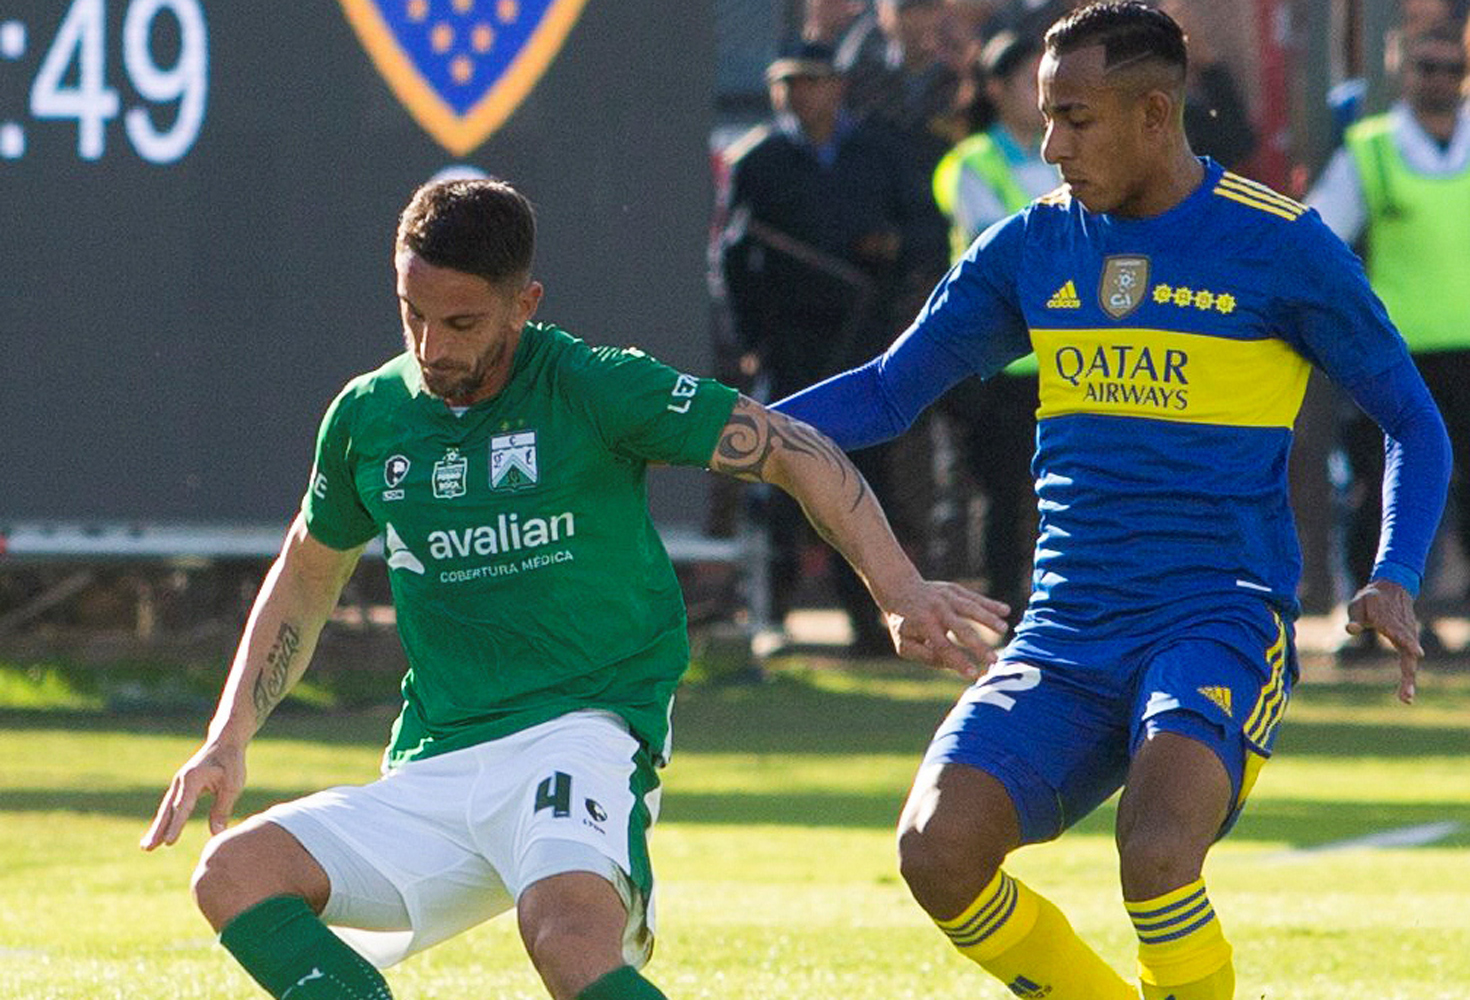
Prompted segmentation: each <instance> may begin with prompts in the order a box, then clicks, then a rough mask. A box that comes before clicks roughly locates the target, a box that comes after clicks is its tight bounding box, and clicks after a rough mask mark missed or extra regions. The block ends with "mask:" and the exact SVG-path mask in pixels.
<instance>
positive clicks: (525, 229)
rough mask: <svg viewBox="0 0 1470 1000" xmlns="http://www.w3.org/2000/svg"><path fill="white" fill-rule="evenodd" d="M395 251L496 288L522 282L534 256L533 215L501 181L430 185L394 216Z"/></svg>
mask: <svg viewBox="0 0 1470 1000" xmlns="http://www.w3.org/2000/svg"><path fill="white" fill-rule="evenodd" d="M394 247H395V249H396V250H397V251H399V252H401V251H403V250H411V251H413V253H415V254H417V255H418V256H419V257H421V258H423V259H424V260H425V261H427V262H428V263H430V264H433V265H434V266H435V267H447V268H451V269H453V270H455V271H463V272H464V273H465V274H474V275H478V276H479V277H481V278H484V279H485V280H486V281H489V282H492V283H494V284H502V283H507V282H512V281H524V280H525V279H526V278H527V277H528V276H529V275H530V273H531V260H532V258H533V257H534V256H535V252H536V213H535V210H534V209H532V208H531V203H530V201H528V200H527V199H526V196H525V195H523V194H521V193H520V192H519V191H517V190H516V189H515V188H513V187H511V186H510V185H509V184H507V183H506V182H505V181H502V180H497V179H494V178H486V179H474V180H449V181H430V182H429V183H427V184H425V185H423V186H422V187H420V188H419V189H418V190H417V191H415V192H414V193H413V197H412V198H411V199H409V202H408V205H407V206H406V207H405V208H404V209H403V214H402V215H400V216H399V217H398V235H397V238H396V240H395V242H394Z"/></svg>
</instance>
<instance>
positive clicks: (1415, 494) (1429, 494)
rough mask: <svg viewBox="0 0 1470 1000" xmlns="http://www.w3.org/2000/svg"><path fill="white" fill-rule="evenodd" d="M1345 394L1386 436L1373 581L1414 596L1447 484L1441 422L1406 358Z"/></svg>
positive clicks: (1447, 450) (1447, 443)
mask: <svg viewBox="0 0 1470 1000" xmlns="http://www.w3.org/2000/svg"><path fill="white" fill-rule="evenodd" d="M1349 391H1350V392H1351V394H1352V397H1353V400H1354V402H1356V403H1357V404H1358V405H1359V406H1360V407H1362V409H1363V412H1364V413H1366V414H1368V416H1370V417H1372V418H1373V420H1374V421H1375V422H1376V423H1377V424H1378V426H1379V427H1381V428H1382V429H1383V433H1384V436H1385V454H1384V465H1383V526H1382V529H1381V534H1380V536H1379V540H1378V556H1377V559H1376V560H1375V561H1374V564H1373V573H1372V578H1373V579H1375V580H1392V581H1393V582H1394V583H1397V584H1399V585H1401V586H1402V587H1403V588H1404V589H1405V590H1407V591H1408V592H1409V593H1411V594H1414V595H1417V594H1418V593H1419V586H1420V584H1421V582H1422V580H1423V576H1424V562H1425V560H1426V559H1427V558H1428V556H1429V547H1430V545H1431V544H1432V543H1433V542H1434V532H1435V529H1436V527H1438V525H1439V517H1440V514H1441V513H1442V512H1443V509H1444V498H1445V490H1446V488H1447V487H1448V484H1449V480H1450V465H1451V458H1450V440H1449V436H1448V434H1446V433H1445V426H1444V420H1443V418H1441V417H1440V413H1439V408H1438V407H1436V406H1435V405H1434V399H1433V398H1432V397H1431V396H1430V395H1429V390H1428V389H1427V388H1426V387H1425V385H1424V379H1423V378H1421V377H1420V375H1419V371H1418V369H1416V368H1415V367H1414V364H1413V362H1412V361H1411V360H1409V359H1408V358H1405V359H1404V360H1402V361H1401V362H1399V364H1397V365H1395V366H1394V367H1392V368H1390V369H1388V370H1387V371H1385V372H1383V373H1381V374H1379V375H1375V376H1373V377H1371V378H1368V379H1365V380H1364V381H1363V382H1360V383H1358V384H1356V385H1353V386H1351V387H1349Z"/></svg>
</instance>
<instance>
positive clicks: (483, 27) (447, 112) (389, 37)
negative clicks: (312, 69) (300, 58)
mask: <svg viewBox="0 0 1470 1000" xmlns="http://www.w3.org/2000/svg"><path fill="white" fill-rule="evenodd" d="M340 2H341V4H342V9H343V11H344V12H346V14H347V20H348V21H349V22H350V23H351V24H352V27H353V30H354V31H356V32H357V37H358V39H359V40H361V42H362V44H363V47H364V48H365V49H367V52H368V55H369V56H371V57H372V60H373V65H374V66H376V67H377V69H378V72H379V73H381V74H382V75H383V78H384V79H385V80H387V81H388V85H389V86H390V87H392V88H393V93H394V94H396V95H397V97H398V99H399V101H401V102H402V103H403V106H404V107H405V108H407V109H408V111H409V113H410V114H411V115H413V117H414V119H415V120H416V121H417V122H418V123H419V125H421V126H422V127H423V129H424V131H426V132H428V133H429V134H430V135H431V136H433V137H434V139H435V140H436V141H437V142H438V143H439V144H440V145H441V146H443V147H444V148H445V149H447V150H449V152H450V153H452V154H453V155H455V156H463V155H464V154H465V153H468V152H469V151H470V150H472V149H474V148H475V147H476V146H478V145H480V144H481V143H483V142H484V141H485V140H486V139H488V138H490V135H491V134H492V133H493V132H494V131H495V130H496V129H498V128H499V127H500V126H501V124H503V123H504V122H505V120H506V119H507V118H509V117H510V115H511V113H512V112H513V111H515V109H516V108H517V107H519V106H520V104H521V102H522V101H523V100H525V99H526V95H528V94H529V93H530V92H531V90H532V88H534V87H535V86H536V83H537V82H538V81H539V80H540V79H541V75H542V74H543V73H545V72H546V68H547V67H548V66H550V65H551V63H552V61H553V60H554V59H555V58H556V56H557V53H558V52H560V51H561V47H562V43H563V42H565V41H566V38H567V34H568V33H569V32H570V31H571V30H572V26H573V25H574V24H576V23H577V19H578V18H579V17H580V16H581V14H582V8H583V7H584V6H585V5H586V3H587V0H340Z"/></svg>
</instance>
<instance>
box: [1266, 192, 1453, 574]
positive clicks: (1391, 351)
mask: <svg viewBox="0 0 1470 1000" xmlns="http://www.w3.org/2000/svg"><path fill="white" fill-rule="evenodd" d="M1288 232H1289V233H1290V234H1291V236H1292V237H1293V240H1292V242H1291V243H1289V244H1288V248H1287V251H1286V255H1285V261H1286V263H1287V264H1288V266H1287V267H1285V268H1283V269H1282V271H1281V272H1280V277H1279V278H1278V280H1279V281H1281V282H1282V283H1283V286H1284V287H1282V289H1281V290H1280V291H1279V292H1278V294H1279V295H1280V296H1281V298H1282V301H1283V302H1284V303H1285V308H1286V323H1285V326H1286V331H1287V336H1288V337H1289V338H1294V341H1293V342H1294V343H1295V346H1296V347H1297V349H1298V350H1299V351H1301V352H1302V353H1303V354H1305V355H1306V356H1307V357H1308V358H1309V359H1310V360H1311V361H1312V362H1313V363H1315V364H1316V365H1317V366H1318V367H1320V368H1321V369H1322V370H1323V371H1325V372H1326V373H1327V375H1328V376H1329V377H1331V378H1332V380H1333V381H1335V382H1337V383H1338V384H1339V385H1341V386H1343V387H1344V388H1345V389H1346V390H1347V391H1348V394H1349V395H1351V396H1352V398H1353V401H1354V402H1355V403H1357V404H1358V406H1359V407H1360V408H1362V410H1363V411H1364V412H1365V413H1367V414H1368V415H1369V416H1370V417H1372V418H1373V420H1374V421H1375V422H1376V423H1377V424H1378V426H1379V427H1380V428H1382V429H1383V431H1384V435H1385V444H1386V454H1385V459H1386V468H1385V472H1384V485H1383V527H1382V534H1381V537H1380V538H1379V546H1378V557H1377V559H1376V560H1375V562H1374V567H1373V573H1372V578H1373V579H1389V580H1393V581H1394V582H1396V583H1398V584H1400V585H1401V586H1403V587H1404V588H1405V589H1406V590H1408V591H1409V592H1410V593H1411V594H1414V593H1417V592H1418V589H1419V583H1420V580H1421V579H1422V576H1423V572H1424V564H1425V560H1426V559H1427V558H1428V555H1429V547H1430V545H1431V544H1432V543H1433V541H1434V531H1435V527H1436V526H1437V525H1438V523H1439V517H1440V512H1441V511H1442V509H1443V507H1444V498H1445V490H1446V487H1447V485H1448V482H1449V474H1450V457H1449V441H1448V438H1447V437H1446V436H1445V430H1444V423H1443V421H1442V420H1441V419H1440V415H1439V411H1438V409H1437V408H1436V407H1435V405H1434V401H1433V399H1431V398H1430V396H1429V391H1428V390H1427V389H1426V388H1425V387H1424V380H1423V379H1422V378H1420V376H1419V372H1418V370H1417V369H1416V368H1415V366H1414V361H1413V358H1411V357H1410V356H1409V349H1408V347H1407V345H1405V343H1404V339H1403V338H1402V337H1401V336H1399V333H1398V330H1396V329H1395V328H1394V325H1393V323H1392V322H1391V321H1390V320H1389V318H1388V313H1387V311H1386V310H1385V309H1384V307H1383V303H1382V302H1380V301H1379V299H1378V296H1377V295H1375V294H1374V293H1373V290H1372V288H1371V287H1369V284H1368V278H1367V276H1366V275H1365V274H1364V273H1363V267H1362V263H1361V262H1360V261H1359V260H1358V258H1357V256H1356V255H1354V254H1353V252H1352V251H1351V250H1349V249H1348V248H1347V246H1346V245H1345V244H1343V242H1342V241H1341V240H1340V239H1338V238H1337V237H1336V236H1334V235H1333V234H1332V233H1331V231H1330V230H1328V228H1327V226H1326V225H1325V224H1324V223H1323V222H1322V221H1321V219H1320V217H1319V216H1318V215H1317V213H1316V212H1308V213H1307V214H1306V215H1304V216H1302V217H1301V218H1300V219H1298V220H1297V221H1296V222H1295V223H1293V224H1292V225H1291V226H1290V227H1288Z"/></svg>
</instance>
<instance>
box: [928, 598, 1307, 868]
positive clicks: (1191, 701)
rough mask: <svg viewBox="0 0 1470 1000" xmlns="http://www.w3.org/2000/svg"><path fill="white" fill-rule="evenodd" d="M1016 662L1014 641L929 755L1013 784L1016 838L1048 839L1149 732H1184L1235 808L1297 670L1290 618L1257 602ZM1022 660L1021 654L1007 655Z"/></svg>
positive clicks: (1119, 771) (1113, 777)
mask: <svg viewBox="0 0 1470 1000" xmlns="http://www.w3.org/2000/svg"><path fill="white" fill-rule="evenodd" d="M1230 611H1231V613H1230V614H1229V615H1228V616H1222V617H1220V618H1210V619H1197V620H1194V621H1191V622H1187V623H1184V624H1182V625H1180V624H1177V623H1176V624H1174V626H1173V627H1172V628H1171V629H1170V630H1169V633H1168V634H1167V635H1160V636H1155V637H1152V638H1151V639H1121V640H1118V639H1115V640H1102V641H1094V642H1091V643H1087V644H1083V645H1082V646H1081V650H1085V652H1082V653H1079V649H1078V648H1077V647H1075V646H1074V647H1073V648H1071V649H1068V650H1066V651H1065V652H1063V651H1061V650H1060V649H1058V655H1057V656H1055V657H1054V658H1051V657H1048V658H1043V657H1039V656H1037V655H1035V649H1036V646H1037V644H1036V643H1035V642H1031V643H1029V649H1030V651H1028V652H1027V653H1026V654H1025V655H1026V658H1025V659H1024V660H1022V659H1020V658H1018V657H1019V654H1017V653H1015V652H1014V650H1013V649H1008V650H1007V651H1006V653H1004V654H1003V655H1002V658H1001V660H1000V661H999V662H998V663H996V665H995V666H993V667H992V668H991V669H990V670H989V671H988V672H987V673H986V674H985V676H984V677H982V678H980V679H979V680H978V681H976V682H975V684H974V685H972V686H971V687H970V688H969V689H968V690H966V692H965V694H964V695H963V696H962V697H961V698H960V700H959V702H958V703H957V704H956V705H955V707H954V708H953V709H952V710H951V711H950V713H949V716H948V717H947V718H946V719H945V720H944V722H943V724H942V725H941V726H940V727H939V730H938V732H936V733H935V735H934V739H933V741H932V742H931V743H930V744H929V750H928V752H927V753H926V754H925V757H924V763H925V764H926V765H928V764H935V763H958V764H966V765H969V766H971V767H975V768H978V769H980V770H982V771H985V772H986V773H988V774H990V775H992V776H993V777H995V778H996V779H997V780H998V781H1000V782H1001V784H1002V785H1004V786H1005V788H1006V790H1007V791H1008V792H1009V793H1010V797H1011V801H1012V802H1013V803H1014V804H1015V806H1016V811H1017V814H1018V816H1019V819H1020V825H1021V838H1022V843H1027V844H1032V843H1038V842H1040V841H1044V840H1050V839H1052V838H1054V837H1056V836H1058V835H1059V834H1061V832H1062V831H1063V830H1065V829H1067V828H1068V827H1069V826H1071V825H1072V824H1073V823H1075V822H1077V821H1078V820H1079V819H1081V818H1082V817H1083V816H1086V815H1087V814H1088V813H1090V812H1091V811H1092V810H1093V809H1095V808H1097V807H1098V806H1099V805H1100V804H1101V803H1102V802H1104V801H1105V800H1106V799H1107V798H1108V797H1109V796H1110V795H1112V794H1113V793H1114V792H1115V791H1117V790H1118V789H1119V788H1120V787H1122V785H1123V782H1124V780H1125V779H1126V777H1127V772H1128V765H1129V762H1130V761H1131V759H1132V756H1133V754H1134V753H1135V752H1136V751H1137V750H1138V748H1139V747H1140V746H1141V745H1142V744H1143V742H1144V740H1146V739H1147V738H1148V737H1149V736H1151V735H1153V734H1155V733H1159V732H1171V733H1178V734H1180V735H1183V736H1187V737H1190V738H1191V739H1194V740H1197V741H1199V742H1201V743H1203V744H1205V745H1206V746H1208V747H1209V748H1210V749H1211V750H1213V751H1214V752H1215V754H1216V756H1218V757H1219V758H1220V762H1221V763H1222V764H1223V765H1224V766H1225V770H1226V772H1227V773H1228V774H1229V776H1230V781H1231V786H1232V791H1233V805H1232V808H1231V810H1230V813H1229V816H1228V818H1227V819H1226V821H1225V823H1224V824H1223V826H1222V827H1221V830H1220V835H1221V836H1223V835H1224V834H1225V833H1226V832H1227V831H1228V830H1229V829H1230V827H1231V826H1233V825H1234V823H1235V820H1236V819H1237V818H1238V817H1239V815H1240V811H1241V808H1242V807H1243V806H1244V804H1245V799H1246V796H1247V795H1248V794H1249V793H1250V789H1251V786H1252V785H1253V784H1254V782H1255V778H1256V775H1257V773H1258V772H1259V770H1260V767H1261V765H1262V764H1264V763H1265V761H1266V759H1267V758H1268V757H1269V756H1270V754H1271V747H1272V744H1273V743H1274V741H1275V737H1276V730H1277V727H1278V725H1279V724H1280V722H1281V718H1282V715H1283V714H1284V713H1285V711H1286V703H1287V700H1288V699H1289V697H1290V694H1291V685H1292V681H1293V679H1294V678H1295V676H1296V652H1295V648H1294V645H1293V641H1292V632H1291V628H1290V626H1289V625H1287V624H1286V623H1284V622H1283V621H1282V620H1281V619H1280V618H1279V617H1278V616H1277V615H1276V614H1275V612H1273V611H1272V610H1271V609H1270V608H1269V607H1267V606H1266V605H1264V604H1261V605H1257V606H1252V607H1250V608H1248V609H1245V610H1244V611H1242V609H1241V608H1239V607H1236V608H1232V609H1230ZM1012 657H1017V658H1012Z"/></svg>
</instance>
